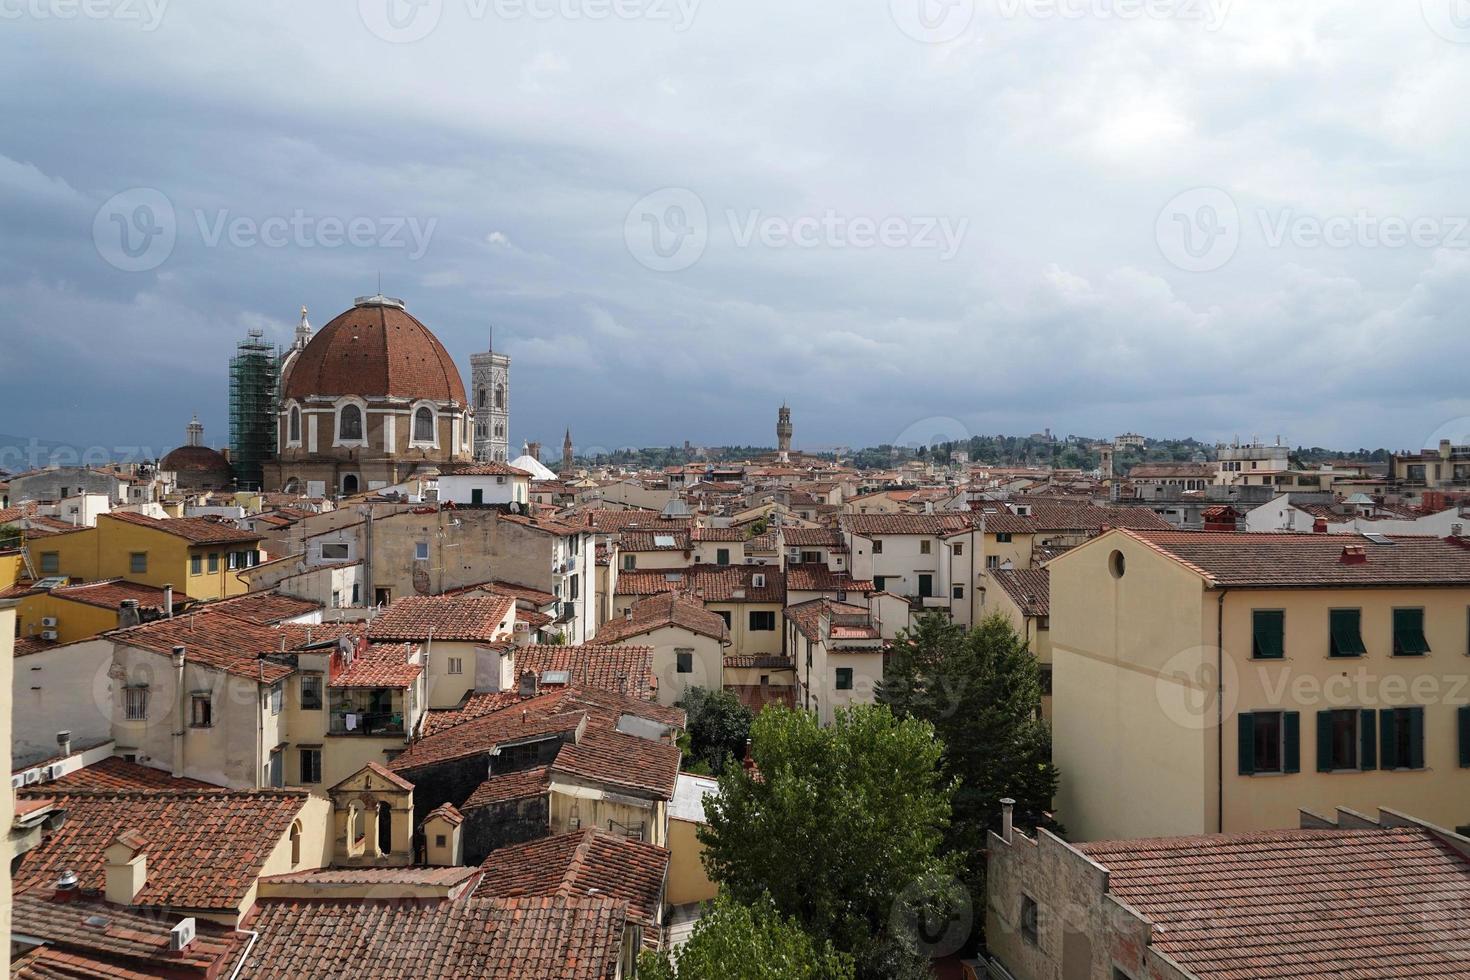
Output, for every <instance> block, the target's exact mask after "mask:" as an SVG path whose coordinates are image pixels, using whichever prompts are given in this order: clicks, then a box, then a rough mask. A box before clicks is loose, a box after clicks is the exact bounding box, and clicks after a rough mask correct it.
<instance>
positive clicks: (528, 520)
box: [496, 514, 589, 538]
mask: <svg viewBox="0 0 1470 980" xmlns="http://www.w3.org/2000/svg"><path fill="white" fill-rule="evenodd" d="M496 516H497V519H498V520H502V521H509V522H510V523H511V524H519V525H521V526H522V527H529V528H534V529H536V530H538V531H545V532H546V533H547V534H554V535H556V536H557V537H562V538H565V537H571V536H572V535H574V534H587V533H589V529H588V528H587V527H586V526H585V525H581V524H569V523H567V522H566V521H560V520H555V519H551V518H535V517H526V516H524V515H521V514H497V515H496Z"/></svg>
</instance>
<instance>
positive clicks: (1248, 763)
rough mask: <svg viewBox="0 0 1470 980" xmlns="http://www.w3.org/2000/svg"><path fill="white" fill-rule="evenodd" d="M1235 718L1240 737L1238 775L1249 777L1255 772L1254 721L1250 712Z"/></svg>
mask: <svg viewBox="0 0 1470 980" xmlns="http://www.w3.org/2000/svg"><path fill="white" fill-rule="evenodd" d="M1236 718H1237V719H1238V722H1237V724H1238V726H1239V727H1238V733H1239V736H1240V738H1239V755H1240V774H1241V775H1242V776H1249V775H1251V774H1252V773H1254V772H1255V771H1256V720H1255V716H1253V715H1252V714H1250V712H1242V713H1241V714H1239V715H1237V716H1236Z"/></svg>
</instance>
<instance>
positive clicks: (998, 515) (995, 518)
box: [973, 507, 1036, 534]
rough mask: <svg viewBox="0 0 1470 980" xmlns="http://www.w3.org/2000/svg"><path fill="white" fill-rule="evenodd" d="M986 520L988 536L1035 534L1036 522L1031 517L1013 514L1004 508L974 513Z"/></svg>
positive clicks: (986, 509) (987, 509)
mask: <svg viewBox="0 0 1470 980" xmlns="http://www.w3.org/2000/svg"><path fill="white" fill-rule="evenodd" d="M973 513H976V514H978V515H980V517H981V518H982V519H983V520H984V526H985V533H986V534H1035V533H1036V522H1035V521H1033V520H1032V519H1031V518H1029V517H1022V516H1020V515H1019V514H1012V513H1011V512H1010V511H1008V510H1006V509H1005V508H1004V507H995V508H985V509H982V510H979V511H974V512H973Z"/></svg>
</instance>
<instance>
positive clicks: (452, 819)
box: [419, 803, 464, 827]
mask: <svg viewBox="0 0 1470 980" xmlns="http://www.w3.org/2000/svg"><path fill="white" fill-rule="evenodd" d="M430 820H443V821H444V822H445V823H447V824H449V825H450V826H451V827H458V826H459V825H460V824H462V823H464V814H463V813H460V812H459V810H458V809H457V808H456V807H455V805H454V804H453V803H440V804H439V805H438V806H436V807H434V809H432V810H430V811H429V812H428V814H427V815H426V816H425V817H424V820H423V823H420V824H419V826H420V827H422V826H423V825H424V823H427V822H429V821H430Z"/></svg>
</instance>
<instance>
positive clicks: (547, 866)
mask: <svg viewBox="0 0 1470 980" xmlns="http://www.w3.org/2000/svg"><path fill="white" fill-rule="evenodd" d="M480 870H481V871H482V872H483V874H482V876H481V878H480V883H479V884H478V885H476V886H475V896H476V897H477V898H520V897H522V896H536V897H550V896H553V895H559V896H563V897H581V896H584V895H606V896H608V897H609V898H612V899H614V900H616V901H620V902H626V903H627V905H628V916H629V918H631V919H632V920H633V921H635V922H638V923H640V924H642V925H643V926H644V927H645V928H646V929H648V930H649V931H650V932H656V931H657V929H658V927H659V924H660V921H659V920H660V912H661V906H662V904H663V893H664V879H665V877H666V876H667V874H668V870H669V852H668V851H667V850H666V849H664V848H662V847H657V846H655V845H653V844H646V843H643V842H641V841H632V840H625V839H623V838H622V837H618V836H615V835H613V834H610V833H607V832H606V831H602V830H593V829H591V828H589V829H586V830H579V831H574V832H572V833H570V834H559V835H557V836H556V837H545V838H542V839H541V840H534V841H530V842H528V843H525V844H513V845H511V846H510V847H502V848H500V849H499V850H496V851H493V852H491V854H490V856H489V857H487V858H486V859H485V860H484V862H483V863H482V864H481V865H480Z"/></svg>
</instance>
